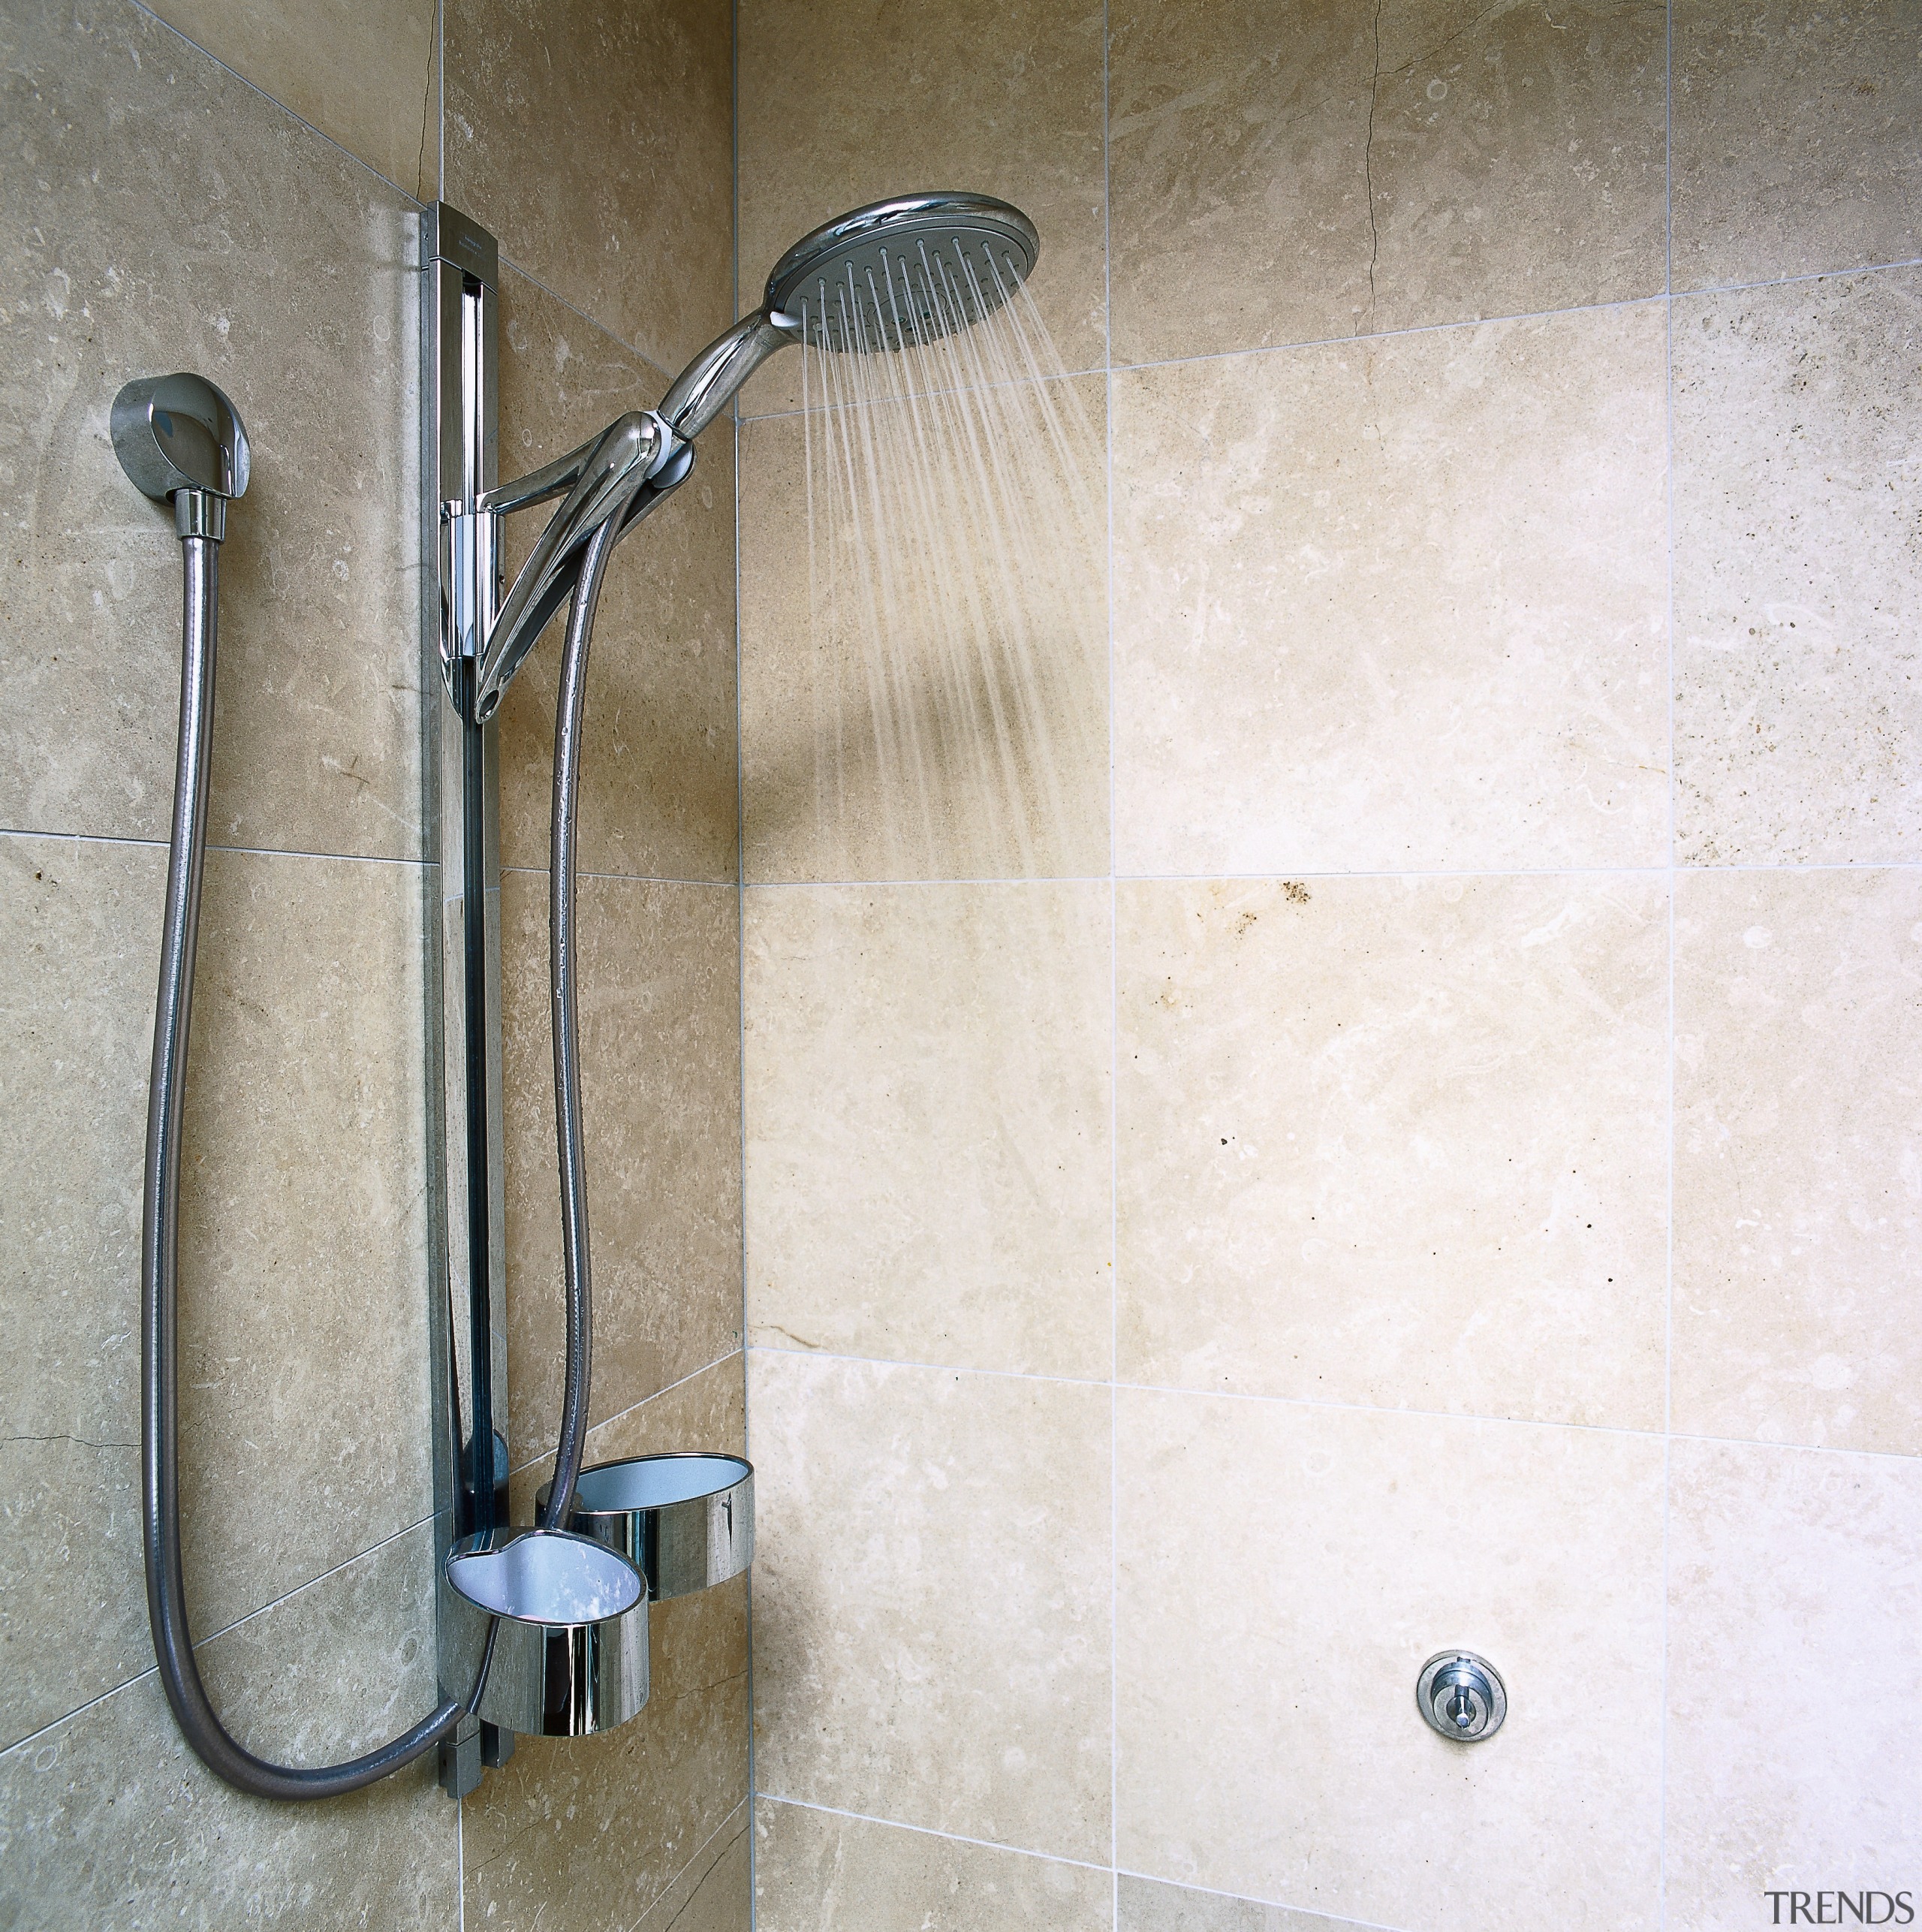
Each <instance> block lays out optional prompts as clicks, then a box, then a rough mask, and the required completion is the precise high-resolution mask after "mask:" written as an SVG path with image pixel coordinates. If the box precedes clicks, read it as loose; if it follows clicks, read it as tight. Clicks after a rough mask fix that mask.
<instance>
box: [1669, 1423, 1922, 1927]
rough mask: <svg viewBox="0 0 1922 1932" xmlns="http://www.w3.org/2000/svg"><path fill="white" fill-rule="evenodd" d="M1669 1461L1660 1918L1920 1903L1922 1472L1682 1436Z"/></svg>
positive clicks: (1721, 1918)
mask: <svg viewBox="0 0 1922 1932" xmlns="http://www.w3.org/2000/svg"><path fill="white" fill-rule="evenodd" d="M1673 1456H1674V1461H1673V1473H1672V1477H1671V1481H1672V1484H1673V1495H1672V1502H1671V1507H1670V1556H1669V1620H1668V1626H1669V1639H1668V1733H1667V1763H1668V1794H1667V1873H1668V1923H1669V1924H1671V1925H1686V1926H1688V1927H1691V1928H1697V1927H1699V1928H1700V1932H1737V1927H1746V1926H1749V1925H1752V1924H1755V1923H1756V1922H1757V1921H1758V1919H1759V1918H1761V1916H1762V1915H1763V1914H1764V1912H1769V1911H1770V1909H1771V1908H1770V1906H1769V1904H1768V1903H1767V1900H1765V1898H1764V1895H1763V1894H1764V1892H1765V1891H1767V1890H1768V1889H1770V1888H1791V1889H1794V1888H1800V1889H1802V1890H1804V1891H1809V1892H1814V1891H1818V1890H1827V1891H1831V1892H1833V1891H1834V1890H1835V1889H1836V1888H1839V1887H1841V1888H1848V1889H1849V1890H1850V1891H1851V1892H1854V1893H1855V1894H1857V1896H1858V1898H1859V1893H1860V1891H1861V1890H1863V1889H1866V1888H1870V1887H1881V1888H1886V1889H1887V1891H1891V1892H1893V1891H1897V1890H1900V1889H1903V1888H1907V1889H1908V1890H1909V1891H1910V1892H1911V1895H1912V1894H1913V1891H1914V1885H1913V1881H1912V1876H1911V1875H1912V1874H1913V1873H1914V1871H1915V1870H1916V1869H1917V1861H1918V1859H1922V1823H1918V1820H1922V1804H1918V1802H1917V1800H1918V1797H1922V1757H1918V1754H1917V1747H1916V1742H1915V1734H1914V1726H1913V1724H1911V1723H1910V1721H1909V1713H1910V1710H1911V1703H1912V1699H1913V1694H1914V1684H1915V1681H1916V1679H1917V1674H1918V1673H1922V1654H1918V1650H1919V1649H1922V1647H1919V1646H1918V1642H1917V1631H1918V1630H1922V1564H1918V1563H1917V1558H1916V1551H1917V1548H1918V1547H1922V1469H1918V1467H1917V1465H1916V1464H1915V1463H1914V1462H1913V1461H1911V1460H1906V1459H1903V1458H1898V1457H1870V1456H1855V1455H1840V1454H1833V1453H1828V1454H1819V1453H1814V1452H1811V1451H1805V1450H1797V1449H1782V1448H1752V1447H1749V1446H1748V1445H1742V1444H1736V1443H1721V1442H1688V1441H1686V1440H1678V1441H1677V1442H1676V1444H1675V1445H1674V1450H1673ZM1805 1909H1806V1908H1805ZM1829 1909H1830V1913H1831V1914H1832V1915H1834V1914H1839V1913H1840V1912H1841V1911H1842V1908H1841V1907H1840V1906H1838V1905H1836V1903H1834V1902H1833V1900H1831V1901H1830V1906H1829ZM1875 1911H1876V1913H1877V1915H1878V1917H1879V1918H1881V1920H1882V1921H1883V1922H1885V1923H1886V1922H1889V1921H1891V1920H1892V1919H1893V1918H1894V1917H1895V1916H1896V1914H1895V1913H1894V1912H1893V1909H1892V1908H1891V1907H1890V1905H1889V1903H1887V1901H1886V1900H1884V1901H1878V1903H1877V1904H1876V1906H1875Z"/></svg>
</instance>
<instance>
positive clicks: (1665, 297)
mask: <svg viewBox="0 0 1922 1932" xmlns="http://www.w3.org/2000/svg"><path fill="white" fill-rule="evenodd" d="M1917 268H1922V255H1917V256H1906V257H1904V258H1902V260H1901V261H1866V262H1856V263H1852V264H1849V265H1848V266H1846V267H1839V268H1818V269H1811V270H1809V271H1808V272H1807V273H1806V274H1802V275H1778V276H1767V277H1765V278H1764V279H1762V280H1761V281H1758V282H1712V283H1709V284H1706V285H1704V286H1703V287H1701V288H1683V289H1676V290H1673V291H1671V290H1670V288H1667V286H1666V285H1665V279H1664V287H1663V288H1658V289H1654V290H1651V291H1649V294H1646V295H1627V296H1623V297H1620V298H1619V299H1618V300H1615V301H1612V302H1574V303H1568V305H1567V306H1565V307H1562V308H1559V309H1517V310H1516V311H1514V312H1512V313H1508V314H1503V315H1464V316H1460V317H1457V318H1454V320H1452V321H1445V322H1414V323H1411V324H1408V327H1405V328H1401V329H1373V330H1366V331H1364V332H1363V333H1360V334H1357V335H1350V336H1301V337H1299V338H1298V339H1295V340H1294V341H1291V342H1248V343H1244V344H1243V345H1241V346H1240V347H1239V348H1227V349H1209V350H1205V351H1203V352H1202V353H1200V354H1197V355H1187V356H1161V357H1155V358H1153V359H1152V360H1147V361H1144V362H1122V363H1116V362H1110V363H1107V365H1105V366H1104V368H1102V369H1068V370H1065V371H1064V372H1062V374H1061V375H1059V376H1050V377H1049V378H1046V379H1047V380H1048V381H1062V382H1072V381H1077V379H1079V378H1081V377H1083V376H1089V375H1103V374H1106V375H1110V376H1113V375H1138V374H1140V373H1143V372H1146V371H1149V370H1152V369H1185V368H1187V367H1189V366H1191V365H1193V364H1194V363H1205V362H1225V361H1227V360H1230V359H1231V357H1236V356H1267V355H1285V354H1288V352H1289V351H1291V350H1295V349H1328V348H1353V347H1355V346H1357V345H1367V344H1369V343H1373V342H1397V341H1399V340H1400V339H1402V338H1403V337H1404V336H1432V335H1437V334H1440V333H1443V332H1444V331H1445V330H1453V329H1487V328H1496V327H1502V326H1503V325H1504V324H1508V323H1511V322H1552V321H1556V319H1558V318H1560V317H1562V316H1565V315H1606V314H1607V313H1609V312H1611V311H1613V310H1616V309H1645V308H1652V307H1653V306H1655V305H1656V304H1657V303H1671V302H1681V301H1692V300H1695V299H1696V298H1697V297H1702V296H1709V295H1746V294H1753V293H1755V292H1756V291H1760V290H1762V289H1767V288H1793V287H1794V286H1795V285H1797V283H1800V282H1830V281H1834V280H1836V279H1839V278H1841V277H1842V276H1854V275H1884V274H1890V273H1896V272H1899V271H1900V270H1904V269H1917ZM550 292H551V291H550ZM559 299H561V298H559V297H556V300H559ZM587 319H588V320H589V321H592V317H589V318H587ZM595 326H596V327H600V326H601V325H600V324H595ZM616 339H618V338H616ZM634 353H635V354H637V355H639V354H640V353H641V351H640V350H638V349H636V350H635V351H634ZM988 386H989V387H1001V386H1002V385H999V384H990V385H988ZM800 413H801V412H800V410H798V409H769V410H764V411H758V412H755V413H752V414H746V415H743V417H742V418H741V420H743V422H747V423H768V422H776V421H779V420H781V419H782V418H783V417H791V416H798V415H799V414H800Z"/></svg>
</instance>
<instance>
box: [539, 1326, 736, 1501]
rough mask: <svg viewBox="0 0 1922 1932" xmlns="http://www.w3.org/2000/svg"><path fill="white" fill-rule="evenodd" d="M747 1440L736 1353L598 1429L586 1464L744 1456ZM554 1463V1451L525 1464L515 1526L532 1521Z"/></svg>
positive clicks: (589, 1437) (591, 1437)
mask: <svg viewBox="0 0 1922 1932" xmlns="http://www.w3.org/2000/svg"><path fill="white" fill-rule="evenodd" d="M747 1439H748V1419H747V1361H746V1355H745V1354H744V1353H743V1352H742V1351H741V1350H740V1349H737V1350H736V1351H735V1352H734V1354H732V1355H729V1356H728V1358H726V1359H725V1361H718V1362H714V1363H712V1364H709V1366H708V1367H706V1368H704V1369H697V1370H695V1371H694V1373H693V1374H692V1375H691V1376H688V1378H687V1379H686V1380H685V1381H684V1382H676V1383H675V1384H673V1386H672V1387H671V1388H664V1389H663V1390H662V1391H661V1393H660V1394H658V1395H651V1396H649V1397H648V1398H647V1400H646V1401H645V1402H637V1403H635V1404H634V1406H633V1407H632V1408H631V1409H622V1411H621V1412H620V1413H619V1415H610V1417H609V1418H607V1421H604V1422H602V1423H598V1424H596V1425H595V1427H593V1428H592V1429H590V1430H588V1432H587V1452H586V1456H585V1457H583V1461H584V1462H586V1463H588V1464H589V1465H590V1466H591V1465H592V1464H593V1463H610V1462H614V1461H616V1460H619V1458H620V1457H623V1456H652V1455H661V1454H673V1453H674V1452H675V1451H680V1450H687V1449H703V1450H708V1451H712V1453H714V1454H717V1455H729V1456H744V1455H746V1454H747ZM553 1461H554V1457H553V1450H552V1448H549V1449H548V1450H547V1451H546V1453H545V1454H542V1455H541V1456H538V1457H526V1458H525V1459H524V1460H523V1461H522V1462H521V1463H520V1466H519V1467H518V1468H517V1469H515V1471H514V1476H513V1485H512V1489H511V1502H512V1511H511V1514H512V1516H513V1519H514V1521H515V1522H517V1523H532V1521H534V1499H535V1495H536V1494H537V1493H538V1491H539V1490H540V1489H541V1486H542V1485H543V1484H544V1483H545V1482H546V1481H547V1479H548V1478H549V1477H550V1475H553Z"/></svg>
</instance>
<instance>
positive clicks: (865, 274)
mask: <svg viewBox="0 0 1922 1932" xmlns="http://www.w3.org/2000/svg"><path fill="white" fill-rule="evenodd" d="M1040 254H1041V237H1040V236H1039V235H1038V234H1036V233H1035V225H1034V223H1033V222H1031V221H1029V219H1028V218H1027V216H1026V215H1024V214H1023V213H1022V212H1021V211H1020V209H1018V208H1015V207H1011V206H1009V204H1008V203H1007V202H1005V201H997V200H995V199H994V197H993V196H992V195H988V194H905V195H902V196H901V197H899V198H898V199H897V200H893V201H876V202H875V203H872V204H871V205H870V206H868V207H866V208H857V209H855V210H854V212H853V213H852V214H851V215H843V216H842V217H841V218H840V219H839V221H835V222H829V223H828V224H827V226H826V227H825V228H817V229H815V231H814V233H813V234H811V235H809V236H808V237H806V238H805V239H804V240H801V241H798V242H797V243H795V244H794V246H793V247H792V248H791V249H789V250H788V252H787V253H786V254H785V255H783V256H782V258H781V259H780V260H779V261H778V262H776V264H774V273H773V274H772V275H770V276H769V277H768V278H767V308H768V310H769V312H770V313H771V314H774V315H787V316H789V317H791V318H794V320H795V321H797V322H798V321H800V318H801V317H802V316H803V314H805V315H806V330H807V334H808V339H809V340H810V341H812V342H817V343H820V344H822V345H824V346H826V347H827V348H833V349H840V350H847V349H856V350H875V349H890V350H892V349H900V348H905V346H906V345H908V343H909V342H917V341H920V342H928V341H932V340H933V339H935V337H937V336H944V335H947V333H950V331H951V330H955V329H959V328H966V327H969V326H970V325H972V324H974V323H975V322H978V321H980V320H981V318H982V317H983V316H984V315H988V314H990V313H991V312H993V310H995V309H999V307H1000V306H1001V305H1002V303H1004V302H1005V301H1006V300H1008V297H1009V296H1011V294H1014V291H1015V290H1016V289H1017V288H1019V287H1020V285H1021V284H1022V283H1023V282H1026V280H1027V279H1028V277H1029V275H1030V274H1031V273H1033V270H1034V267H1035V261H1036V260H1037V258H1038V257H1039V255H1040Z"/></svg>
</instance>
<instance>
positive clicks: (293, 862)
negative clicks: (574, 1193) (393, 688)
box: [129, 852, 432, 1629]
mask: <svg viewBox="0 0 1922 1932" xmlns="http://www.w3.org/2000/svg"><path fill="white" fill-rule="evenodd" d="M422 892H423V882H422V879H421V876H420V873H419V871H418V870H417V869H416V868H414V867H411V866H375V865H369V864H360V863H355V862H352V861H340V860H321V859H300V858H286V857H269V856H264V855H258V854H252V853H241V852H214V853H210V854H209V855H208V860H207V868H206V885H205V887H204V888H203V895H202V899H201V904H200V967H199V971H198V973H197V977H196V980H195V986H194V1029H193V1050H192V1058H191V1061H190V1062H189V1068H188V1077H189V1085H188V1094H187V1102H186V1118H185V1126H184V1129H183V1130H182V1132H183V1138H182V1177H181V1213H180V1233H181V1242H180V1270H181V1293H180V1366H179V1376H180V1433H181V1457H180V1461H181V1495H182V1514H183V1518H184V1521H185V1546H184V1548H185V1563H186V1569H187V1578H188V1605H189V1608H191V1611H192V1612H193V1614H194V1619H195V1622H196V1626H197V1628H199V1629H213V1628H216V1627H218V1626H219V1625H220V1624H221V1623H225V1622H227V1621H228V1620H230V1619H231V1618H233V1617H236V1616H239V1615H240V1614H242V1613H243V1612H244V1611H247V1610H249V1609H252V1608H254V1607H255V1605H258V1604H261V1603H263V1602H267V1600H269V1599H270V1598H272V1597H274V1596H278V1595H279V1594H280V1593H282V1591H284V1590H288V1589H290V1588H291V1587H293V1586H294V1584H297V1583H300V1582H304V1581H306V1580H307V1579H308V1578H310V1577H312V1576H314V1575H316V1574H318V1572H321V1570H323V1569H327V1568H329V1567H330V1566H333V1565H334V1564H336V1563H342V1562H345V1560H347V1559H348V1557H351V1555H353V1554H354V1552H355V1551H359V1550H363V1549H365V1548H368V1547H369V1545H371V1544H372V1542H375V1540H376V1539H378V1538H381V1537H384V1536H391V1535H392V1534H393V1533H394V1532H395V1531H396V1530H399V1529H400V1528H401V1527H402V1526H403V1525H405V1524H408V1523H412V1522H417V1521H420V1519H421V1518H423V1517H424V1516H426V1515H427V1514H428V1512H429V1511H430V1510H431V1509H432V1469H431V1466H430V1445H431V1443H432V1428H431V1426H430V1423H429V1388H428V1360H429V1304H430V1300H431V1288H430V1283H429V1278H428V1266H427V1229H426V1207H425V1200H426V1123H425V1120H424V1117H423V1116H424V1097H425V1093H426V1071H425V1068H424V1065H423V1056H422V1047H421V1026H420V1011H421V1003H422V992H421V977H420V975H421V960H422V957H423V951H424V942H423V936H422V930H421V928H422V911H423V909H422V906H421V897H422ZM137 1174H138V1169H137V1168H136V1169H135V1170H134V1171H133V1173H132V1174H130V1176H129V1183H130V1184H131V1185H132V1186H136V1187H137V1186H138V1184H139V1183H138V1180H137ZM136 1373H137V1371H136ZM317 1421H318V1423H319V1424H320V1426H318V1427H317V1426H316V1424H317Z"/></svg>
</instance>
